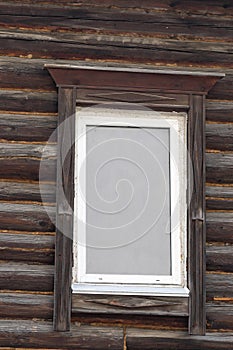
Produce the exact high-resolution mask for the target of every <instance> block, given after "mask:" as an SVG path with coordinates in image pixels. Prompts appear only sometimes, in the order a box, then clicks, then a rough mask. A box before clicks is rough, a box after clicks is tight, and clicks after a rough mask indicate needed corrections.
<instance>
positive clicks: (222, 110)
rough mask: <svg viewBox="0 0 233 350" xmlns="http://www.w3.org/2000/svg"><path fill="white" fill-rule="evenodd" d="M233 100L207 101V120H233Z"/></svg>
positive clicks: (220, 121) (219, 121)
mask: <svg viewBox="0 0 233 350" xmlns="http://www.w3.org/2000/svg"><path fill="white" fill-rule="evenodd" d="M232 108H233V102H232V101H229V102H221V101H210V100H209V101H207V103H206V120H207V121H213V122H218V123H222V122H231V123H232V122H233V109H232Z"/></svg>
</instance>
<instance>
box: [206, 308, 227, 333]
mask: <svg viewBox="0 0 233 350" xmlns="http://www.w3.org/2000/svg"><path fill="white" fill-rule="evenodd" d="M206 318H207V328H208V329H209V330H214V331H217V330H219V329H224V331H228V332H229V331H232V329H233V305H232V304H224V303H221V304H215V303H208V304H207V306H206Z"/></svg>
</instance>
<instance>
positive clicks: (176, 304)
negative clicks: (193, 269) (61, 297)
mask: <svg viewBox="0 0 233 350" xmlns="http://www.w3.org/2000/svg"><path fill="white" fill-rule="evenodd" d="M72 313H73V314H78V313H99V314H105V315H111V314H116V315H117V314H118V315H119V314H120V315H145V316H146V315H161V316H188V298H174V297H135V296H117V295H115V296H112V295H82V294H78V295H77V294H73V296H72Z"/></svg>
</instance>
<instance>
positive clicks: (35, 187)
mask: <svg viewBox="0 0 233 350" xmlns="http://www.w3.org/2000/svg"><path fill="white" fill-rule="evenodd" d="M55 187H56V186H55V184H53V183H50V184H47V183H43V182H38V183H29V182H12V181H2V182H1V181H0V200H1V201H31V202H44V203H55V202H56V188H55Z"/></svg>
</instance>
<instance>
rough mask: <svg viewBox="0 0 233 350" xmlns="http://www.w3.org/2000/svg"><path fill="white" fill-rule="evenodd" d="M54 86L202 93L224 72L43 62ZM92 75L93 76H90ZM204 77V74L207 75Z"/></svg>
mask: <svg viewBox="0 0 233 350" xmlns="http://www.w3.org/2000/svg"><path fill="white" fill-rule="evenodd" d="M46 67H47V68H48V70H49V72H50V74H51V75H52V77H53V79H54V81H55V82H56V84H57V86H64V85H67V86H79V87H80V88H94V89H96V88H97V89H102V88H106V89H108V88H116V89H118V90H128V91H143V92H147V91H152V90H156V91H163V92H166V93H167V92H180V93H183V94H184V92H185V93H187V92H192V93H198V94H206V93H207V92H208V91H209V89H210V88H211V87H212V86H213V85H214V84H215V83H216V82H217V80H218V79H219V78H220V77H223V76H224V74H217V73H216V74H213V73H206V74H205V73H203V74H201V73H200V74H198V73H196V74H195V73H192V72H181V71H180V72H179V71H172V70H171V71H168V70H164V71H161V70H157V71H156V70H155V69H154V70H149V69H148V70H146V69H138V70H136V69H135V70H134V69H119V68H108V67H106V68H103V67H101V68H96V69H95V68H93V67H92V68H91V69H90V67H89V68H84V67H78V66H71V65H70V66H62V65H61V66H59V65H47V66H46ZM93 76H94V79H93ZM207 77H208V78H207Z"/></svg>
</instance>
